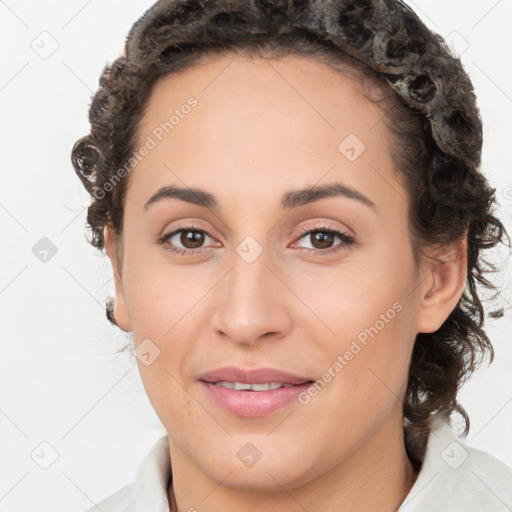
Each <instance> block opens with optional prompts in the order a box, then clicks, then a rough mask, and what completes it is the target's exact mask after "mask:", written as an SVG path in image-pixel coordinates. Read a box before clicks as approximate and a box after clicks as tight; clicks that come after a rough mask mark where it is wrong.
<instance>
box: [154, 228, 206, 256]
mask: <svg viewBox="0 0 512 512" xmlns="http://www.w3.org/2000/svg"><path fill="white" fill-rule="evenodd" d="M206 238H210V239H212V237H211V235H210V234H209V233H208V232H206V231H204V230H202V229H197V228H192V227H185V226H183V227H181V228H179V229H175V230H174V231H172V232H171V233H167V234H165V235H163V236H162V237H161V238H160V239H159V243H160V244H162V245H163V246H165V248H166V249H167V250H169V251H171V252H175V253H178V254H181V255H185V254H189V255H194V254H198V253H200V252H202V251H203V249H205V250H206V249H207V248H208V246H205V242H206ZM212 240H213V239H212Z"/></svg>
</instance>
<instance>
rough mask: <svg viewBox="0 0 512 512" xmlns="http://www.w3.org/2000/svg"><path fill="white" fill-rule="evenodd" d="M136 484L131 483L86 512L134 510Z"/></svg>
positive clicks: (126, 511) (125, 511)
mask: <svg viewBox="0 0 512 512" xmlns="http://www.w3.org/2000/svg"><path fill="white" fill-rule="evenodd" d="M133 502H134V484H133V483H129V484H128V485H125V486H124V487H123V488H121V489H119V490H118V491H117V492H115V493H114V494H112V495H111V496H109V497H108V498H105V499H103V500H102V501H100V502H99V503H97V504H96V505H94V506H93V507H91V508H88V509H87V510H86V511H84V512H98V510H101V511H102V512H128V511H129V510H133Z"/></svg>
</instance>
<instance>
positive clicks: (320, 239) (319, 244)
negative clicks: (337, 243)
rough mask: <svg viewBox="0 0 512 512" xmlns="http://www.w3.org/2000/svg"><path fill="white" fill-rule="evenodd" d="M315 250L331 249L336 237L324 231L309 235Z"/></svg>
mask: <svg viewBox="0 0 512 512" xmlns="http://www.w3.org/2000/svg"><path fill="white" fill-rule="evenodd" d="M309 236H310V237H311V241H312V245H313V247H314V248H315V249H329V248H330V247H331V246H332V244H333V243H334V235H333V234H332V233H326V232H323V231H316V232H314V233H311V234H310V235H309Z"/></svg>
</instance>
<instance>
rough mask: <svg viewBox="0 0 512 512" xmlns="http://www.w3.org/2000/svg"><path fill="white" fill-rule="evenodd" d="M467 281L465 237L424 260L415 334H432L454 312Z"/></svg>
mask: <svg viewBox="0 0 512 512" xmlns="http://www.w3.org/2000/svg"><path fill="white" fill-rule="evenodd" d="M466 278H467V236H464V237H463V238H462V239H460V240H458V241H456V242H454V243H453V244H452V245H451V246H450V248H449V249H442V250H440V251H438V252H436V253H435V254H434V255H432V256H431V257H428V258H426V259H425V263H424V266H423V270H422V275H421V282H420V285H419V286H420V297H419V300H420V305H419V311H418V317H417V320H418V321H417V332H425V333H427V332H435V331H437V330H438V329H439V328H440V327H441V325H442V324H443V322H444V321H445V320H446V319H447V318H448V316H449V315H450V313H451V312H452V311H453V309H455V307H456V306H457V303H458V302H459V299H460V297H461V296H462V293H463V291H464V287H465V285H466Z"/></svg>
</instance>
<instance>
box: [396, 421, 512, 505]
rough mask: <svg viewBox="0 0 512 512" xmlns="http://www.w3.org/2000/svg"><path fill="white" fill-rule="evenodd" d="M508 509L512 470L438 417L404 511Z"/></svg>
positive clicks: (511, 494) (404, 503)
mask: <svg viewBox="0 0 512 512" xmlns="http://www.w3.org/2000/svg"><path fill="white" fill-rule="evenodd" d="M507 509H508V510H510V509H512V469H511V468H509V467H508V466H507V465H506V464H504V463H503V462H501V461H500V460H498V459H496V458H495V457H493V456H492V455H490V454H489V453H487V452H484V451H483V450H479V449H477V448H473V447H471V446H469V445H468V444H467V443H466V441H465V439H464V438H461V437H459V436H458V435H457V434H456V433H455V432H454V430H453V429H452V427H451V426H450V424H449V423H448V422H447V421H446V420H441V419H438V420H436V422H435V423H434V424H433V425H432V429H431V433H430V436H429V439H428V444H427V449H426V453H425V458H424V460H423V463H422V467H421V470H420V473H419V475H418V478H417V480H416V482H415V484H414V486H413V487H412V489H411V491H410V493H409V494H408V496H407V497H406V499H405V501H404V502H403V503H402V506H401V507H400V509H399V510H400V512H423V511H430V510H450V511H451V512H459V511H461V512H462V511H464V512H466V511H472V510H478V511H487V510H496V511H498V510H507Z"/></svg>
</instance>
